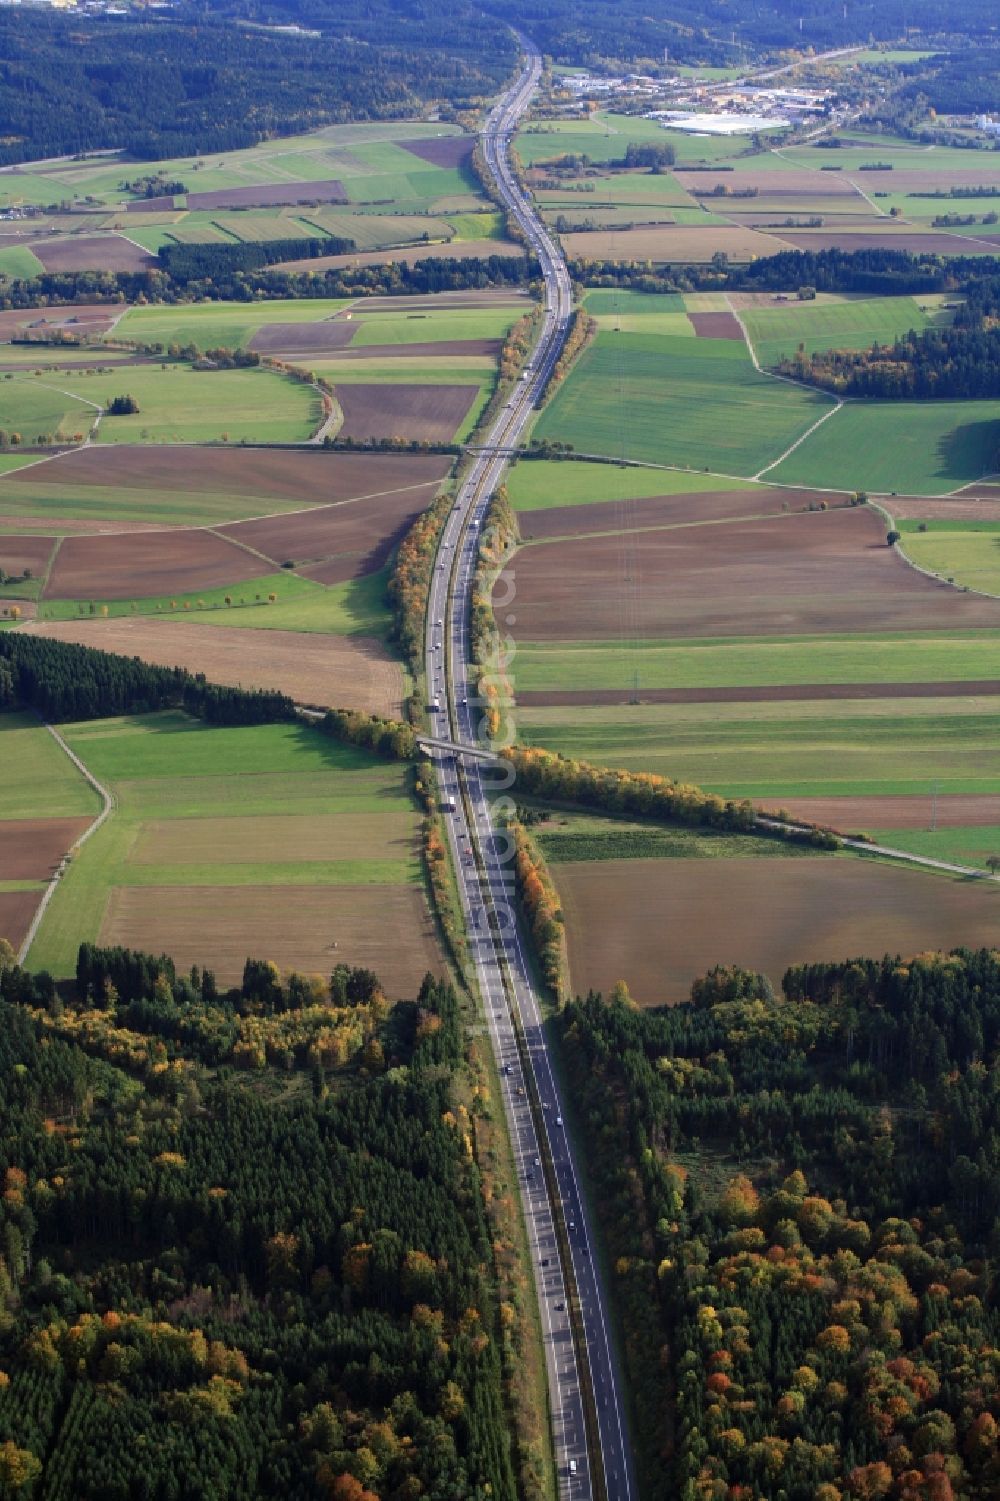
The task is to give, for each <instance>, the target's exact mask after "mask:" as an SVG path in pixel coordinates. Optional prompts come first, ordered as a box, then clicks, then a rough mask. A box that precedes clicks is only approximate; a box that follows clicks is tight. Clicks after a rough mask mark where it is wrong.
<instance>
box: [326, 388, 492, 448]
mask: <svg viewBox="0 0 1000 1501" xmlns="http://www.w3.org/2000/svg"><path fill="white" fill-rule="evenodd" d="M478 390H479V387H478V386H465V385H454V386H436V385H426V386H424V385H417V386H407V385H398V386H395V385H381V384H373V385H365V384H358V385H353V384H351V385H342V386H338V388H337V400H338V402H339V403H340V407H341V411H342V412H343V414H344V425H343V427H342V428H341V429H340V434H339V436H340V437H342V438H354V439H356V440H357V441H358V442H364V441H365V440H366V439H368V438H419V439H425V440H426V441H428V442H430V443H450V442H451V440H452V438H454V436H455V434H456V433H457V431H458V429H459V428H460V427H461V425H462V422H463V420H464V418H465V414H466V412H468V410H469V408H470V407H471V405H472V403H473V400H474V398H475V396H476V394H477V392H478Z"/></svg>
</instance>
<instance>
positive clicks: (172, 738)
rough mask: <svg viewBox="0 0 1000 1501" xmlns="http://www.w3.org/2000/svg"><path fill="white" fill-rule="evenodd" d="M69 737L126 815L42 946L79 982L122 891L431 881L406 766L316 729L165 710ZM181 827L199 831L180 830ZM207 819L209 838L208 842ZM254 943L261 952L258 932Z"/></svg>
mask: <svg viewBox="0 0 1000 1501" xmlns="http://www.w3.org/2000/svg"><path fill="white" fill-rule="evenodd" d="M7 733H11V732H10V731H8V732H7ZM15 733H16V732H15ZM28 733H33V732H28ZM37 733H38V734H39V735H44V731H41V730H39V731H37ZM64 734H65V736H66V739H67V741H68V743H69V744H71V745H72V747H73V749H74V750H75V751H76V752H77V754H78V755H80V756H81V757H82V758H83V760H84V761H85V763H86V764H87V766H88V767H89V768H90V769H91V771H92V772H93V773H94V775H95V776H97V777H98V779H99V780H100V781H102V782H103V783H104V784H105V785H106V786H108V787H110V788H111V790H112V791H113V793H114V795H115V798H116V804H117V806H116V809H115V812H114V814H113V815H112V817H111V818H110V819H109V820H108V821H107V823H106V824H105V825H104V826H103V827H102V828H101V829H100V830H99V831H98V833H97V834H96V835H95V836H94V838H93V840H92V841H91V842H90V843H89V844H88V845H87V846H86V847H85V848H84V850H83V851H82V852H81V854H80V856H79V857H78V859H77V860H76V861H74V863H73V865H72V866H71V868H70V870H69V871H68V873H67V875H66V876H65V878H64V880H63V881H62V882H61V883H60V886H59V889H58V891H57V893H56V895H55V897H54V899H53V901H52V903H51V906H50V908H49V911H48V913H47V914H46V917H45V919H44V921H43V923H42V927H41V929H40V931H39V934H38V937H37V938H36V940H35V943H34V944H33V946H32V950H31V955H30V962H31V964H32V966H33V967H34V968H47V969H49V970H51V971H52V973H54V974H55V975H57V976H61V975H65V974H68V973H71V972H72V968H73V965H74V963H75V959H76V950H77V946H78V945H79V943H80V942H81V941H82V940H83V939H86V938H90V939H93V938H94V937H96V936H97V934H98V932H99V930H100V925H101V921H102V919H103V916H104V912H105V909H106V906H107V903H108V899H109V897H110V895H111V893H112V890H113V889H114V888H116V887H123V886H157V887H168V886H169V887H191V886H199V887H212V886H219V887H232V886H244V887H247V888H248V901H251V900H252V899H253V898H252V896H251V890H252V888H253V887H255V886H263V887H273V886H286V887H287V886H293V887H294V886H328V887H336V886H344V885H350V886H354V887H357V886H364V885H370V884H377V885H379V886H393V885H413V884H417V883H419V882H420V881H421V879H422V876H421V867H420V858H419V852H418V842H417V824H418V817H417V812H416V808H415V805H414V804H413V802H412V800H411V798H410V796H409V794H408V793H407V791H406V789H405V787H404V781H403V771H402V768H400V767H399V766H396V765H392V764H391V763H386V762H380V761H377V760H375V758H373V757H370V756H367V755H366V754H365V753H364V752H362V751H358V750H355V749H354V748H352V747H345V746H341V745H337V744H336V743H334V742H333V741H330V740H328V739H326V738H325V737H323V736H322V735H320V734H319V733H318V732H316V731H314V730H311V729H309V728H308V727H306V726H301V725H294V724H293V725H263V726H254V727H248V728H238V729H218V728H212V727H209V726H206V725H204V724H201V723H200V722H198V721H195V720H191V719H188V718H187V717H186V716H185V715H183V714H179V713H165V714H155V715H147V716H142V717H127V718H122V719H111V720H99V721H95V722H91V723H84V724H75V725H67V726H64ZM55 749H56V748H55V746H54V745H53V750H55ZM61 760H62V762H63V763H64V765H65V766H66V767H68V768H69V770H70V772H72V775H73V777H75V778H77V780H81V779H80V778H79V776H78V773H76V772H75V770H73V768H72V765H71V763H70V762H69V761H68V760H67V759H66V758H65V757H61ZM81 785H85V784H82V780H81ZM46 811H50V808H49V806H48V804H46ZM176 819H184V820H190V821H191V822H190V823H185V824H184V825H183V827H178V828H177V829H175V830H174V832H173V833H171V827H170V826H171V822H172V821H173V820H176ZM205 819H208V820H211V821H212V822H211V832H210V834H209V831H208V830H206V831H205V835H202V834H201V833H200V832H199V829H198V823H199V821H201V820H205ZM254 819H255V820H257V822H256V823H255V824H251V823H250V821H251V820H254ZM319 819H322V820H324V824H325V826H326V827H328V828H329V830H330V837H329V842H328V844H327V843H326V842H325V841H324V842H323V843H322V845H321V847H319V848H317V846H316V841H315V837H314V834H313V832H312V830H311V828H310V826H311V825H312V824H313V823H314V822H315V821H316V820H319ZM230 820H231V822H230ZM269 820H271V823H270V827H269V823H268V821H269ZM338 820H342V824H339V825H338ZM338 827H341V828H342V830H343V833H342V842H341V839H340V838H338V835H337V830H338ZM227 829H230V830H231V831H232V839H231V840H230V839H227ZM270 829H273V830H274V839H273V842H272V841H271V837H270ZM297 840H298V841H299V842H300V843H301V844H302V845H303V846H304V847H305V851H306V852H305V853H297V849H296V841H297ZM247 942H248V945H249V948H248V951H249V950H250V949H251V948H252V934H250V933H248V935H247ZM207 957H209V958H210V956H207Z"/></svg>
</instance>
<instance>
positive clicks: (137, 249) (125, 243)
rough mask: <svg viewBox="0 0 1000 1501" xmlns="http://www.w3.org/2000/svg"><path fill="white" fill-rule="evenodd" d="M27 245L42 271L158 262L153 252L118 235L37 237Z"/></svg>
mask: <svg viewBox="0 0 1000 1501" xmlns="http://www.w3.org/2000/svg"><path fill="white" fill-rule="evenodd" d="M31 248H32V250H33V251H34V253H35V255H37V257H38V259H39V260H40V261H41V263H42V265H43V266H44V267H45V269H46V271H146V270H148V269H149V268H150V267H152V266H155V265H157V264H158V262H157V259H156V256H155V255H150V253H149V251H148V250H144V249H143V248H142V246H141V245H136V244H135V243H134V242H133V241H132V240H126V239H124V238H123V237H122V236H121V235H108V236H102V235H74V236H73V238H72V239H67V240H39V241H37V242H36V243H35V244H33V245H32V247H31Z"/></svg>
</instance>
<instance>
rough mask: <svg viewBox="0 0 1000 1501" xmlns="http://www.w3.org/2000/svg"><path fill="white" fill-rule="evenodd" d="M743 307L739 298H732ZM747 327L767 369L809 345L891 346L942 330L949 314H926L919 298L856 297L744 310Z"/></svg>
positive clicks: (817, 347)
mask: <svg viewBox="0 0 1000 1501" xmlns="http://www.w3.org/2000/svg"><path fill="white" fill-rule="evenodd" d="M733 301H734V305H735V306H736V307H739V300H738V298H735V297H734V299H733ZM740 317H741V318H742V321H743V324H744V327H745V328H746V331H747V334H748V335H749V338H750V342H751V343H752V345H753V348H754V352H755V354H756V355H757V358H758V360H759V361H760V363H761V364H762V365H776V364H777V363H778V362H779V360H782V359H790V358H791V357H792V356H793V355H794V354H795V353H796V351H797V350H798V349H800V348H802V347H804V349H805V352H806V353H807V354H813V353H816V352H817V351H820V350H825V349H866V348H870V347H871V345H872V344H873V343H875V342H878V343H880V344H882V343H892V342H893V341H894V340H895V339H896V338H898V337H902V336H903V335H904V334H907V333H908V332H909V331H910V330H911V329H916V330H917V331H918V332H919V331H921V330H922V329H924V328H930V327H932V326H939V325H940V324H941V323H942V322H947V321H948V320H949V314H948V313H947V312H943V311H940V310H938V309H937V308H933V307H932V310H931V311H929V312H928V311H925V310H924V307H923V305H922V299H920V298H916V297H857V298H851V299H846V298H845V299H841V300H838V301H837V302H832V301H831V302H825V303H821V302H815V303H814V302H805V303H799V302H784V303H782V304H781V305H776V306H773V307H766V306H759V305H758V306H752V307H748V308H743V309H741V310H740Z"/></svg>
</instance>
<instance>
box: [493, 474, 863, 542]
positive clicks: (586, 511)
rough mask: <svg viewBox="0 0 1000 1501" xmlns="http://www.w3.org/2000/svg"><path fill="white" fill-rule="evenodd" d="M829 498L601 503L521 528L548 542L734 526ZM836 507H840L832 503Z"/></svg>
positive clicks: (737, 493) (688, 497) (523, 515)
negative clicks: (667, 528) (606, 534)
mask: <svg viewBox="0 0 1000 1501" xmlns="http://www.w3.org/2000/svg"><path fill="white" fill-rule="evenodd" d="M821 500H825V501H826V502H827V503H828V504H829V501H830V497H829V496H827V495H823V494H821V493H820V492H819V491H818V490H817V491H815V492H814V491H811V490H776V489H768V487H767V486H765V485H761V487H760V489H759V490H702V491H691V492H689V493H685V494H682V495H651V496H649V498H648V499H645V500H598V501H590V502H588V503H587V504H586V505H580V506H551V507H550V508H549V509H548V510H542V511H520V512H519V513H518V518H517V519H518V524H519V526H520V530H521V536H522V537H523V538H524V539H525V541H527V540H528V539H529V538H530V539H537V540H539V541H542V540H545V539H546V538H549V537H586V536H594V535H596V534H598V533H600V532H617V531H640V530H642V529H643V528H645V527H663V526H688V525H691V524H697V523H701V522H711V521H724V520H730V519H732V520H736V519H738V518H739V517H741V516H747V517H749V516H776V515H780V514H781V513H783V512H785V511H788V512H790V513H791V512H796V511H805V510H807V509H808V507H809V505H810V503H816V502H818V501H821ZM834 503H835V504H837V503H838V502H836V501H835V502H834Z"/></svg>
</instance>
